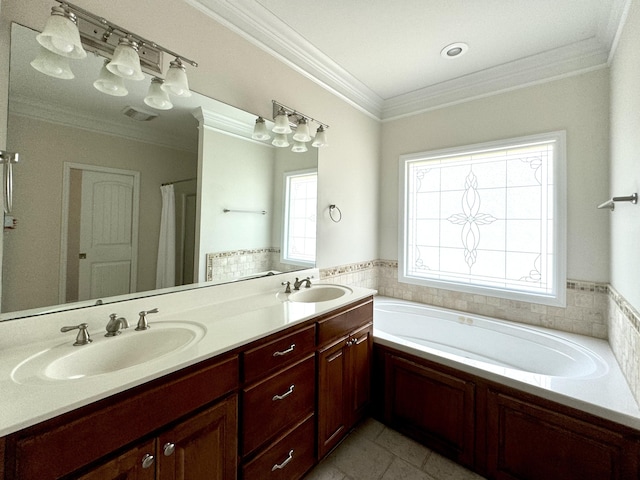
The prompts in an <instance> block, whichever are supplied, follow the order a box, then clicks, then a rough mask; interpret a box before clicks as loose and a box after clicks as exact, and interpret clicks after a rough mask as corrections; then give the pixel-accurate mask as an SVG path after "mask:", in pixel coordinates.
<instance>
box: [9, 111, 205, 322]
mask: <svg viewBox="0 0 640 480" xmlns="http://www.w3.org/2000/svg"><path fill="white" fill-rule="evenodd" d="M9 124H10V130H9V133H8V140H7V141H8V145H7V146H8V148H9V149H11V150H16V151H20V153H21V155H22V159H21V161H20V163H19V164H18V165H17V166H16V167H15V169H14V185H15V192H14V201H13V213H14V215H15V216H16V218H17V219H18V228H16V229H15V230H11V231H9V232H6V233H5V234H4V252H5V261H4V264H3V276H4V278H5V279H6V280H7V281H5V284H4V290H3V310H4V311H14V310H22V309H26V308H31V307H36V306H47V305H55V304H58V303H61V302H59V301H58V280H59V270H60V269H59V263H60V235H61V229H60V225H61V220H62V177H63V164H64V162H73V163H82V164H89V165H108V166H110V167H112V168H118V169H125V170H135V171H139V172H140V222H139V237H138V238H139V248H138V285H137V287H138V291H144V290H150V289H153V288H155V271H156V259H157V252H158V235H159V231H160V210H161V207H162V201H161V196H160V185H161V184H162V183H164V182H169V181H173V180H179V179H182V178H188V177H194V176H195V173H196V162H197V157H196V153H195V152H184V151H179V150H173V149H170V148H166V147H159V146H156V145H150V144H147V143H142V142H136V141H133V140H128V139H123V138H120V137H114V136H111V135H103V134H98V133H93V132H88V131H85V130H78V129H75V128H72V127H67V126H62V125H57V124H52V123H48V122H44V121H39V120H34V119H30V118H27V117H21V116H17V115H11V116H10V122H9ZM79 132H81V133H79ZM34 300H35V301H37V305H36V304H34Z"/></svg>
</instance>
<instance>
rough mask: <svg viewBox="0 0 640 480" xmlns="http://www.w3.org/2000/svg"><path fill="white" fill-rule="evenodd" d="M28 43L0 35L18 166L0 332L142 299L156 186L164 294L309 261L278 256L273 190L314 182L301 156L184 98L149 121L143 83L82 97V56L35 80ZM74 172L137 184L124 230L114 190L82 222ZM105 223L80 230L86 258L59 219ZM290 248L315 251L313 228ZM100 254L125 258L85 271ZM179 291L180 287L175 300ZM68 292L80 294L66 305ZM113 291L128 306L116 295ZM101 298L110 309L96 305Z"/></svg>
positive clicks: (245, 117) (237, 119) (281, 201)
mask: <svg viewBox="0 0 640 480" xmlns="http://www.w3.org/2000/svg"><path fill="white" fill-rule="evenodd" d="M36 34H37V32H35V31H33V30H31V29H28V28H25V27H22V26H20V25H16V24H13V25H12V32H11V65H10V88H9V116H8V129H7V148H8V149H9V150H11V151H18V152H20V154H21V161H20V164H19V165H17V166H15V168H14V200H13V215H14V216H15V217H16V219H17V228H16V229H14V230H11V231H7V232H5V234H4V252H3V255H4V258H3V286H2V313H1V314H0V320H8V319H12V318H20V317H23V316H26V315H32V314H38V313H45V312H49V311H57V310H60V309H68V308H79V307H85V306H90V305H93V304H95V302H96V300H98V299H100V300H101V301H103V302H108V301H117V300H123V299H127V298H136V297H139V296H145V295H150V294H154V293H156V292H157V288H158V285H159V284H158V283H157V282H158V278H157V276H158V275H157V273H158V263H159V259H160V260H162V259H164V255H162V254H160V255H159V244H160V243H161V242H160V237H161V218H162V205H163V202H162V195H161V186H162V185H163V184H172V185H173V190H174V198H175V203H174V216H173V217H172V218H173V222H174V229H173V233H170V234H169V237H166V236H165V238H171V239H173V242H172V243H173V246H172V250H173V252H174V261H173V269H174V272H173V274H172V275H171V276H170V277H171V278H173V281H170V282H169V284H171V283H172V284H173V285H176V287H175V288H193V287H195V286H200V285H202V284H203V283H202V282H207V281H209V282H215V283H220V282H228V281H237V280H241V279H244V278H251V277H255V276H257V275H263V274H264V275H266V274H271V273H275V272H286V271H291V270H296V269H303V268H309V267H312V266H314V265H315V243H314V246H313V248H311V247H310V245H311V244H310V243H308V244H307V245H306V247H305V248H306V250H307V251H312V253H313V255H312V257H309V258H308V259H307V260H304V261H296V260H295V259H291V258H289V259H287V258H285V256H284V255H283V253H282V251H283V245H284V243H283V242H284V238H285V237H284V235H285V234H284V231H285V224H284V218H285V203H286V198H285V196H286V189H285V176H286V174H287V173H288V172H292V171H299V170H304V169H307V170H309V169H311V170H314V169H315V170H316V171H317V150H316V149H315V148H310V149H309V151H308V152H307V153H304V154H299V153H293V152H291V151H290V150H288V149H278V148H274V147H273V146H271V144H270V143H269V142H257V141H255V140H252V139H251V138H250V137H251V133H252V130H253V125H254V122H255V119H256V116H255V115H252V114H250V113H248V112H245V111H242V110H239V109H237V108H235V107H231V106H229V105H226V104H223V103H221V102H218V101H216V100H213V99H210V98H207V97H204V96H202V95H199V94H197V93H195V92H194V95H193V96H192V97H191V98H177V97H173V98H172V101H173V103H174V108H173V109H171V110H168V111H159V110H153V109H151V108H150V107H148V106H146V105H145V104H144V101H143V98H144V96H145V95H146V93H147V89H148V86H149V82H150V79H151V77H148V76H147V79H146V80H145V81H142V82H127V89H128V91H129V94H128V95H127V96H126V97H113V96H109V95H104V94H102V93H101V92H98V91H97V90H96V89H95V88H93V82H94V80H95V79H96V78H97V76H98V74H99V72H100V69H101V67H102V65H103V59H102V58H101V57H99V56H96V55H91V54H90V55H89V57H88V58H87V59H85V60H84V61H83V62H79V61H77V62H76V61H74V62H71V68H72V69H73V72H74V75H75V78H74V79H72V80H61V79H56V78H51V77H48V76H45V75H42V74H40V73H39V72H37V71H35V70H34V69H33V68H32V67H31V66H30V62H31V61H32V60H33V59H34V58H35V56H36V55H37V53H38V44H37V42H36V40H35V36H36ZM130 108H134V109H136V110H140V111H143V112H144V111H151V113H153V114H155V115H157V117H155V118H154V119H153V120H150V121H137V120H135V119H134V118H132V117H131V116H127V115H123V111H124V110H129V109H130ZM152 110H153V111H152ZM199 146H200V148H199ZM65 165H66V166H65ZM78 166H82V167H81V168H78ZM85 169H86V170H97V171H108V170H115V171H126V172H134V174H135V175H137V176H138V178H139V180H138V186H137V191H138V193H137V194H136V195H133V194H132V195H133V196H132V197H131V198H130V200H127V201H130V202H131V205H132V208H131V210H130V212H131V214H130V216H128V215H129V213H126V212H129V209H128V207H126V208H125V207H123V206H122V205H120V203H119V202H120V201H121V200H122V199H120V200H116V199H117V198H118V196H117V195H115V194H114V191H116V190H118V189H119V188H121V186H119V187H115V186H113V185H112V186H111V189H109V188H102V189H101V191H102V194H104V195H112V198H113V202H112V203H110V202H106V201H104V202H103V204H102V206H101V207H96V206H95V205H94V207H91V208H94V209H93V210H92V209H91V208H88V207H86V206H85V201H83V200H82V195H83V192H85V193H86V191H88V190H87V188H85V187H84V186H82V187H81V188H80V187H78V186H75V187H74V186H73V185H72V183H73V182H78V181H79V180H78V179H77V178H76V179H75V180H72V179H71V177H73V176H77V175H78V172H76V173H72V172H73V171H74V170H85ZM101 169H102V170H101ZM65 172H68V173H65ZM67 175H69V178H68V179H67V182H68V184H67V185H65V179H66V178H67ZM82 176H84V173H83V175H82ZM82 183H83V182H82V181H80V185H82ZM134 183H135V181H134ZM92 190H94V193H95V189H93V188H92ZM98 190H100V189H98ZM107 191H110V193H108V194H107V193H106V192H107ZM123 198H124V197H123ZM127 198H128V197H127ZM136 198H137V201H136ZM103 200H104V199H103ZM78 202H79V203H78ZM93 203H94V204H95V202H93ZM125 203H126V202H125ZM136 203H137V208H138V210H137V212H138V219H137V220H136V219H135V204H136ZM89 204H91V202H89ZM95 208H98V210H95ZM225 209H229V210H250V211H251V210H259V211H265V212H266V213H265V214H264V215H262V214H241V213H225V212H224V210H225ZM105 210H106V211H108V212H109V215H115V213H114V212H119V214H118V215H115V216H114V217H112V218H110V219H109V221H106V220H105V219H102V220H101V223H100V224H99V225H100V227H98V226H96V225H92V226H91V227H89V228H90V230H91V233H90V234H88V235H87V236H86V237H87V238H89V239H90V241H91V242H94V243H96V242H97V243H98V244H100V245H89V246H87V245H85V244H82V245H81V244H80V237H81V236H84V235H80V234H79V232H80V227H79V225H76V224H77V223H78V222H76V221H75V220H74V219H75V218H76V217H74V216H72V213H73V212H76V213H81V212H82V211H85V212H92V213H91V214H90V216H91V217H93V218H94V219H95V217H96V216H98V213H97V212H98V211H99V212H102V213H101V214H104V211H105ZM104 215H106V214H104ZM78 218H79V217H78ZM110 222H111V223H110ZM125 224H126V226H125ZM311 224H313V228H311V227H310V225H311ZM96 229H97V230H98V231H99V232H101V233H100V234H98V233H96ZM312 230H313V235H311V234H310V233H309V232H311V231H312ZM136 231H137V233H135V232H136ZM69 232H71V233H72V234H71V235H70V234H69ZM136 235H137V238H136ZM304 236H306V237H307V238H310V237H313V242H315V216H313V218H310V219H309V220H308V221H307V226H306V233H304V235H303V237H304ZM309 241H311V240H309ZM104 243H107V244H109V243H114V244H117V245H118V247H119V248H120V247H121V248H120V250H121V251H125V254H126V251H129V252H131V253H130V255H129V256H128V257H126V256H125V257H119V258H118V259H117V260H114V263H112V265H111V267H110V268H107V267H106V266H105V265H106V263H105V260H104V258H102V259H98V260H96V258H95V257H94V253H92V252H93V250H92V249H95V248H97V246H104V245H102V244H104ZM170 243H171V242H170ZM127 245H128V246H127ZM121 253H122V252H120V253H119V254H118V255H120V254H121ZM83 256H84V257H85V258H81V257H83ZM116 257H117V255H116ZM114 258H115V257H114ZM110 261H111V260H110ZM234 263H235V266H234ZM115 265H118V268H116V267H115ZM80 266H83V267H84V268H85V271H86V272H87V277H86V278H88V279H92V278H93V279H96V278H102V280H100V283H95V284H94V282H93V281H92V280H84V277H83V278H81V277H80ZM69 272H73V275H69ZM116 272H117V275H116ZM83 275H84V273H83ZM113 275H116V276H115V277H112V276H113ZM72 277H75V278H72ZM194 283H195V284H194ZM184 284H188V286H186V287H185V286H182V287H180V286H181V285H184ZM81 285H83V288H84V287H87V289H88V293H86V294H85V293H84V292H83V293H81V292H80V290H81V289H80V286H81ZM205 285H210V283H208V284H207V283H205ZM124 291H128V292H130V293H128V294H127V295H125V296H122V295H120V293H123V292H124ZM164 291H170V290H163V292H164ZM76 294H77V295H76ZM111 294H116V295H118V296H117V297H114V298H110V297H111ZM85 297H86V300H85V301H83V299H84V298H85ZM76 300H77V301H76Z"/></svg>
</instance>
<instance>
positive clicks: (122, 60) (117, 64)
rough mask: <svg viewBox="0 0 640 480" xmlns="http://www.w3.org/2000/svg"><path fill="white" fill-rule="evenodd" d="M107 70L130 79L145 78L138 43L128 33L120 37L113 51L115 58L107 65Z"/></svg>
mask: <svg viewBox="0 0 640 480" xmlns="http://www.w3.org/2000/svg"><path fill="white" fill-rule="evenodd" d="M107 70H109V71H110V72H111V73H113V74H114V75H117V76H119V77H122V78H126V79H129V80H144V73H142V68H141V67H140V57H139V56H138V43H137V42H136V41H135V40H134V39H133V37H131V36H130V35H128V36H126V37H122V38H121V39H120V41H119V42H118V46H117V47H116V49H115V51H114V52H113V58H112V59H111V61H110V62H109V64H108V65H107Z"/></svg>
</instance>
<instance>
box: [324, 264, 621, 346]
mask: <svg viewBox="0 0 640 480" xmlns="http://www.w3.org/2000/svg"><path fill="white" fill-rule="evenodd" d="M320 279H321V281H323V282H331V283H344V284H349V285H355V286H359V287H366V288H374V289H376V290H378V293H379V294H380V295H384V296H387V297H394V298H402V299H404V300H412V301H415V302H420V303H426V304H429V305H435V306H438V307H445V308H451V309H454V310H462V311H464V312H468V313H475V314H478V315H486V316H489V317H493V318H500V319H503V320H510V321H515V322H521V323H527V324H529V325H536V326H540V327H548V328H553V329H556V330H562V331H565V332H572V333H580V334H583V335H589V336H592V337H596V338H607V309H608V297H607V295H608V286H607V285H606V284H600V283H593V282H579V281H575V280H571V281H568V282H567V306H566V307H564V308H560V307H550V306H546V305H539V304H536V303H529V302H520V301H514V300H506V299H501V298H496V297H490V296H486V295H475V294H470V293H462V292H453V291H450V290H444V289H439V288H433V287H425V286H421V285H410V284H407V283H400V282H398V262H397V261H394V260H375V261H370V262H362V263H355V264H351V265H343V266H340V267H334V268H328V269H321V270H320Z"/></svg>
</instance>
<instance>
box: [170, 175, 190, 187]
mask: <svg viewBox="0 0 640 480" xmlns="http://www.w3.org/2000/svg"><path fill="white" fill-rule="evenodd" d="M191 180H197V178H196V177H193V178H185V179H184V180H176V181H175V182H167V183H163V184H162V186H163V187H166V186H167V185H174V184H176V183H182V182H190V181H191Z"/></svg>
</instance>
